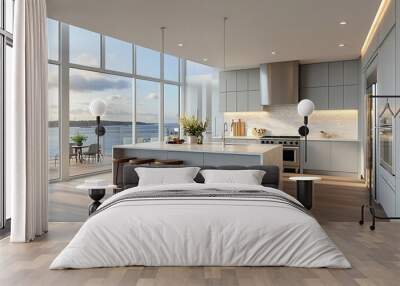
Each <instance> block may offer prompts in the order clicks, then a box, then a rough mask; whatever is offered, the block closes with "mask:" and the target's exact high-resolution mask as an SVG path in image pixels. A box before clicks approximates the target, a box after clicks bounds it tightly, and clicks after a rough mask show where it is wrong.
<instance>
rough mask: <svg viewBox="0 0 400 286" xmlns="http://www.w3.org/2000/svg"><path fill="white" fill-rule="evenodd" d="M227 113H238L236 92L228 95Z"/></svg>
mask: <svg viewBox="0 0 400 286" xmlns="http://www.w3.org/2000/svg"><path fill="white" fill-rule="evenodd" d="M226 111H227V112H236V91H234V92H227V93H226Z"/></svg>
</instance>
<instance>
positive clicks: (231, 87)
mask: <svg viewBox="0 0 400 286" xmlns="http://www.w3.org/2000/svg"><path fill="white" fill-rule="evenodd" d="M225 77H226V91H227V92H229V91H236V71H227V72H225Z"/></svg>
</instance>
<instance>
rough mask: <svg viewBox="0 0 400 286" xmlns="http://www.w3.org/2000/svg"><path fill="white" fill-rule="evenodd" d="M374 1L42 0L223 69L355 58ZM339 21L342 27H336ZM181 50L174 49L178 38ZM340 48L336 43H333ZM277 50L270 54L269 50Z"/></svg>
mask: <svg viewBox="0 0 400 286" xmlns="http://www.w3.org/2000/svg"><path fill="white" fill-rule="evenodd" d="M379 3H380V0H112V1H110V0H67V1H66V0H47V9H48V16H49V17H51V18H54V19H58V20H61V21H63V22H66V23H69V24H73V25H76V26H80V27H85V28H87V29H90V30H92V31H96V32H101V33H103V34H106V35H110V36H114V37H117V38H120V39H123V40H126V41H131V42H135V43H136V44H139V45H142V46H145V47H149V48H153V49H157V50H160V49H161V48H160V47H161V40H160V38H161V32H160V27H161V26H166V27H167V31H166V51H167V52H169V53H172V54H175V55H178V56H181V57H184V58H188V59H192V60H194V61H198V62H202V59H203V58H208V62H207V64H209V65H212V66H216V67H222V66H223V17H224V16H227V17H228V18H229V19H228V24H227V67H228V68H237V67H251V66H258V65H259V64H260V63H265V62H275V61H286V60H300V61H301V62H316V61H325V60H341V59H351V58H357V57H359V56H360V50H361V46H362V44H363V42H364V39H365V37H366V35H367V33H368V30H369V28H370V26H371V24H372V21H373V18H374V16H375V14H376V11H377V10H378V6H379ZM342 20H345V21H346V22H347V25H339V22H340V21H342ZM179 42H182V43H184V47H178V43H179ZM339 43H344V44H345V47H343V48H339V47H338V44H339ZM272 51H276V52H277V54H276V55H272V54H271V52H272Z"/></svg>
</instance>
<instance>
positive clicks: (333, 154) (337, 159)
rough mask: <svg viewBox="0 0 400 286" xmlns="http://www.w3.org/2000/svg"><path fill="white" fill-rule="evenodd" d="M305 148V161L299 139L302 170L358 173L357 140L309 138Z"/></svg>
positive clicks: (303, 147) (302, 144) (303, 149)
mask: <svg viewBox="0 0 400 286" xmlns="http://www.w3.org/2000/svg"><path fill="white" fill-rule="evenodd" d="M307 145H308V148H307V157H308V160H307V162H305V158H304V157H305V155H304V154H305V153H304V152H305V144H304V141H301V166H302V168H303V169H304V170H313V171H325V172H336V173H348V174H351V175H353V176H355V175H356V174H357V173H358V157H359V154H358V142H357V141H348V142H347V141H329V140H327V141H323V140H321V141H319V140H311V141H310V140H309V141H308V143H307Z"/></svg>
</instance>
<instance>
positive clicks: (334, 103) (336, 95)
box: [328, 85, 344, 109]
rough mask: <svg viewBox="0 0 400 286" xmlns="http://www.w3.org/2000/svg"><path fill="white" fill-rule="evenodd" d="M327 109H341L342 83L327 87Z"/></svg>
mask: <svg viewBox="0 0 400 286" xmlns="http://www.w3.org/2000/svg"><path fill="white" fill-rule="evenodd" d="M328 99H329V109H343V106H344V99H343V85H339V86H330V87H329V98H328Z"/></svg>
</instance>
